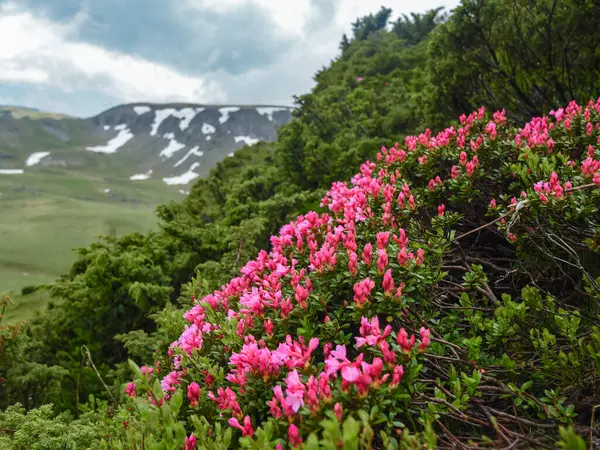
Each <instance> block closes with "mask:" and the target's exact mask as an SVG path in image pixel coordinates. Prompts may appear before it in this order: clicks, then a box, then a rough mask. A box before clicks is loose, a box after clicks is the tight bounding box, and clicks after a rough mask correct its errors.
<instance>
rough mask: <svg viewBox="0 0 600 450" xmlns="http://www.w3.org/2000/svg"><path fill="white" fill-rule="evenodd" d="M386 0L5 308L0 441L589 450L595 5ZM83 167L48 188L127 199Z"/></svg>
mask: <svg viewBox="0 0 600 450" xmlns="http://www.w3.org/2000/svg"><path fill="white" fill-rule="evenodd" d="M391 17H392V11H391V10H389V9H386V8H381V9H380V10H379V11H377V12H374V13H373V14H370V15H368V16H364V17H361V18H359V19H357V20H356V22H354V23H353V24H352V31H351V34H349V35H345V36H343V37H342V39H341V42H340V45H339V50H340V52H339V55H338V57H337V58H335V60H333V61H332V62H331V63H330V64H328V65H327V67H324V68H323V69H321V70H319V71H318V73H317V74H316V75H315V80H316V86H315V87H314V88H313V89H312V90H311V92H309V93H306V94H304V95H300V96H298V97H297V98H296V106H297V108H296V110H295V111H294V112H293V120H292V121H290V122H289V123H287V124H286V125H283V126H282V127H281V128H280V129H279V130H278V133H277V140H276V141H275V142H272V143H260V144H257V145H256V146H253V147H248V148H243V149H241V150H239V151H236V153H235V155H234V156H233V157H231V158H225V159H223V160H222V161H221V162H219V163H218V164H216V166H215V167H214V168H213V169H212V170H210V173H209V174H208V176H206V177H203V178H201V179H199V180H197V181H196V182H195V183H194V184H193V186H192V188H191V193H190V195H189V196H186V197H185V198H183V200H181V201H171V202H168V198H165V199H164V201H165V203H163V204H162V205H160V206H158V207H157V214H156V216H157V225H156V226H155V227H154V228H153V230H152V231H150V232H145V233H129V234H124V235H121V236H116V237H115V236H109V237H107V238H104V239H99V240H95V241H93V242H92V243H91V244H89V245H87V246H85V247H84V248H82V249H80V251H79V252H78V253H77V255H76V258H75V260H74V262H73V264H72V265H71V266H70V268H68V270H67V271H66V272H65V273H64V274H63V276H62V277H61V278H60V279H59V280H57V281H56V282H54V283H52V285H51V286H50V287H49V288H48V290H47V293H46V294H41V293H39V292H36V293H34V294H32V295H31V296H29V299H28V301H30V302H31V304H39V303H43V302H44V301H45V297H43V296H42V295H49V296H50V303H49V307H48V308H46V309H44V310H43V313H42V314H41V315H40V316H39V317H35V318H33V319H31V320H29V321H28V322H27V323H13V324H8V325H7V324H6V322H4V320H3V319H2V318H0V320H2V321H1V322H0V344H1V345H0V408H2V409H3V411H0V447H2V446H3V445H4V446H5V447H7V448H10V449H11V450H12V449H15V450H17V449H21V448H35V447H37V448H44V449H46V448H47V449H51V448H104V449H124V448H150V449H183V448H185V449H186V450H193V449H203V450H212V449H222V450H225V449H230V448H232V449H255V450H259V449H264V448H269V449H271V448H276V449H301V450H313V449H314V450H321V449H322V450H325V449H328V450H331V449H337V448H344V449H346V448H347V449H356V450H371V449H374V450H380V449H386V450H388V449H390V450H412V449H433V448H441V449H448V450H450V449H452V450H454V449H461V450H466V449H483V448H486V449H487V448H490V449H492V448H493V449H503V450H508V449H532V448H535V449H538V448H541V449H554V448H560V449H563V450H587V449H588V448H595V446H597V442H598V439H600V424H599V422H598V410H597V406H596V405H598V404H600V330H599V328H598V323H599V316H598V314H599V312H600V308H599V305H600V269H599V268H600V263H599V261H600V246H599V242H600V222H599V217H600V99H598V97H599V96H600V65H599V63H598V61H600V60H599V59H598V58H597V54H596V53H597V45H596V44H597V42H598V40H599V39H600V28H598V27H597V26H596V24H597V23H600V8H599V7H598V4H597V2H594V1H571V0H565V1H559V2H556V1H553V0H541V1H536V2H531V1H526V0H490V1H486V2H481V1H476V0H462V1H461V4H460V5H459V7H457V8H456V9H455V10H453V11H452V12H449V13H448V14H447V15H444V14H442V11H441V10H440V9H438V10H433V11H429V12H428V13H426V14H412V15H410V16H401V17H400V18H398V19H397V20H391ZM98 161H99V162H98V164H101V162H100V161H102V160H101V159H98ZM46 169H47V170H49V172H48V173H49V175H50V176H52V173H54V171H55V170H56V171H57V172H56V176H57V177H59V176H61V175H60V173H59V172H60V170H61V169H60V168H56V167H54V168H52V167H49V168H42V167H40V168H39V170H46ZM116 170H118V169H116ZM83 174H85V175H83ZM27 176H28V174H27V173H25V174H23V175H17V176H16V177H27ZM90 178H92V179H93V178H94V177H93V176H92V175H90V174H89V173H88V172H87V171H85V170H82V174H80V175H79V176H78V177H77V180H76V181H75V180H71V181H70V182H69V183H73V186H70V185H69V184H68V183H67V185H65V184H61V187H60V189H57V188H55V187H53V188H52V189H50V190H51V191H52V194H45V195H47V197H48V198H52V199H59V200H56V201H57V202H58V204H59V205H61V206H59V209H61V210H62V208H66V209H67V210H68V208H72V209H71V210H72V211H73V213H72V214H77V213H76V212H75V211H81V210H83V211H90V210H89V209H88V208H87V207H82V206H81V203H80V202H84V203H85V204H86V205H98V204H102V205H105V206H106V207H107V208H109V209H111V208H112V206H116V205H118V206H119V208H123V210H125V209H128V208H127V206H128V205H126V204H125V202H124V201H123V202H121V201H117V200H116V199H115V200H110V201H108V199H105V200H106V201H104V202H103V201H102V200H101V199H102V198H104V197H102V195H103V193H104V192H103V189H105V188H111V189H112V188H115V186H119V184H118V183H117V182H116V181H115V184H110V183H106V180H107V179H108V178H109V174H107V173H104V174H103V175H102V176H100V177H98V179H95V181H93V182H92V181H90ZM19 179H21V180H25V179H27V178H10V180H12V181H11V183H16V182H17V180H19ZM81 179H83V180H85V182H82V181H81ZM4 180H5V181H4V182H5V183H7V182H8V181H7V180H9V178H4ZM87 183H89V184H87ZM10 186H11V185H8V184H5V189H9V190H10V189H11V188H10ZM125 186H129V184H123V186H122V187H121V189H124V190H125ZM131 186H132V187H131V188H130V189H143V188H142V187H139V188H138V187H137V186H138V185H137V184H132V185H131ZM140 186H145V185H140ZM41 189H43V185H40V190H41ZM156 189H157V191H158V190H160V189H161V186H157V187H156ZM59 191H60V192H62V193H60V192H59ZM76 191H81V192H82V193H83V194H82V198H80V197H79V196H78V195H79V194H78V193H77V192H76ZM11 192H12V191H11ZM10 195H11V196H16V195H20V194H19V193H17V192H14V193H13V194H10ZM124 195H127V196H128V197H132V198H144V197H143V193H142V192H138V191H132V190H127V191H126V192H125V194H124ZM153 195H158V194H156V193H153ZM3 197H4V195H3V196H2V197H0V199H2V198H3ZM71 202H74V203H71ZM121 203H123V205H121ZM52 204H54V203H52ZM54 205H55V204H54ZM65 205H67V206H65ZM75 205H76V206H75ZM139 205H144V203H140V204H139ZM141 207H142V206H140V208H141ZM11 210H12V211H13V214H14V215H15V217H19V219H17V220H15V221H12V224H13V225H12V226H13V227H17V226H18V224H19V223H20V222H21V221H22V220H23V218H24V217H32V216H27V214H25V213H24V214H23V215H21V213H20V212H18V211H16V208H14V207H13V208H12V209H11ZM129 210H130V211H128V214H133V212H134V204H133V203H132V204H131V206H129ZM113 212H114V211H113ZM31 214H33V212H32V213H31ZM124 214H125V213H124ZM134 216H135V214H134ZM123 217H131V216H125V215H124V216H123ZM115 220H116V219H115ZM61 223H62V226H65V227H66V226H68V225H69V224H68V220H65V221H61ZM131 223H132V222H131V221H130V219H127V220H123V221H122V222H119V224H118V225H117V224H115V225H114V226H116V227H117V232H118V233H120V230H119V229H118V227H119V226H121V227H123V228H125V227H126V226H127V224H130V225H131ZM96 225H98V226H99V227H100V228H102V227H105V226H106V222H104V221H103V222H102V223H101V224H96ZM23 228H25V227H23ZM107 228H108V229H109V233H108V234H111V233H110V227H107ZM15 245H16V244H15ZM7 248H9V247H7ZM10 248H12V247H10ZM17 251H18V250H15V253H16V252H17ZM49 253H51V251H50V252H49ZM15 257H16V258H18V256H15ZM50 266H51V264H50V265H48V264H46V263H43V264H40V266H39V267H40V271H42V272H43V271H44V270H49V267H50ZM13 300H14V302H15V303H16V304H15V305H9V301H8V299H7V298H6V297H2V298H0V313H3V312H4V311H5V310H6V311H9V314H10V310H11V308H13V311H16V313H13V316H12V317H13V319H14V318H17V317H18V316H19V315H21V316H23V317H24V315H23V314H20V313H19V309H18V308H22V306H20V305H23V304H24V301H25V300H23V299H19V298H18V297H16V298H14V299H13ZM21 311H22V310H21ZM50 405H51V406H50Z"/></svg>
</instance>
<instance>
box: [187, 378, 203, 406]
mask: <svg viewBox="0 0 600 450" xmlns="http://www.w3.org/2000/svg"><path fill="white" fill-rule="evenodd" d="M187 398H188V400H189V401H190V405H191V406H192V407H194V406H196V405H197V404H198V399H199V398H200V386H199V385H198V383H196V382H195V381H194V382H192V383H190V385H189V386H188V392H187Z"/></svg>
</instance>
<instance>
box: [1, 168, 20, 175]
mask: <svg viewBox="0 0 600 450" xmlns="http://www.w3.org/2000/svg"><path fill="white" fill-rule="evenodd" d="M22 173H24V170H23V169H0V175H20V174H22Z"/></svg>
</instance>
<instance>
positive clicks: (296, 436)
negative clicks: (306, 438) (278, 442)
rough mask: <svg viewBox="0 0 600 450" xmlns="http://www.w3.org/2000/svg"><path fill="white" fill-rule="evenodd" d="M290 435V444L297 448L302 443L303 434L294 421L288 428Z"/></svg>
mask: <svg viewBox="0 0 600 450" xmlns="http://www.w3.org/2000/svg"><path fill="white" fill-rule="evenodd" d="M288 437H289V438H290V445H291V446H292V447H294V448H296V447H300V446H301V445H302V436H301V435H300V430H299V429H298V427H297V426H296V425H294V424H293V423H292V424H290V426H289V428H288Z"/></svg>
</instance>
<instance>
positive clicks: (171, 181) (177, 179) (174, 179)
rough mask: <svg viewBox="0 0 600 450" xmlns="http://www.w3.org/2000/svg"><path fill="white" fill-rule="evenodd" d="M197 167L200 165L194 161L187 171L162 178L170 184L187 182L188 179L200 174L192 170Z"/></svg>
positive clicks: (190, 179)
mask: <svg viewBox="0 0 600 450" xmlns="http://www.w3.org/2000/svg"><path fill="white" fill-rule="evenodd" d="M197 167H200V163H199V162H195V163H194V164H192V165H191V166H190V168H189V169H188V171H187V172H185V173H183V174H181V175H179V176H176V177H169V178H163V181H164V182H165V183H166V184H168V185H170V186H171V185H178V184H188V183H189V182H190V181H192V180H194V179H196V178H198V177H199V176H200V175H199V174H197V173H196V172H194V169H196V168H197Z"/></svg>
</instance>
